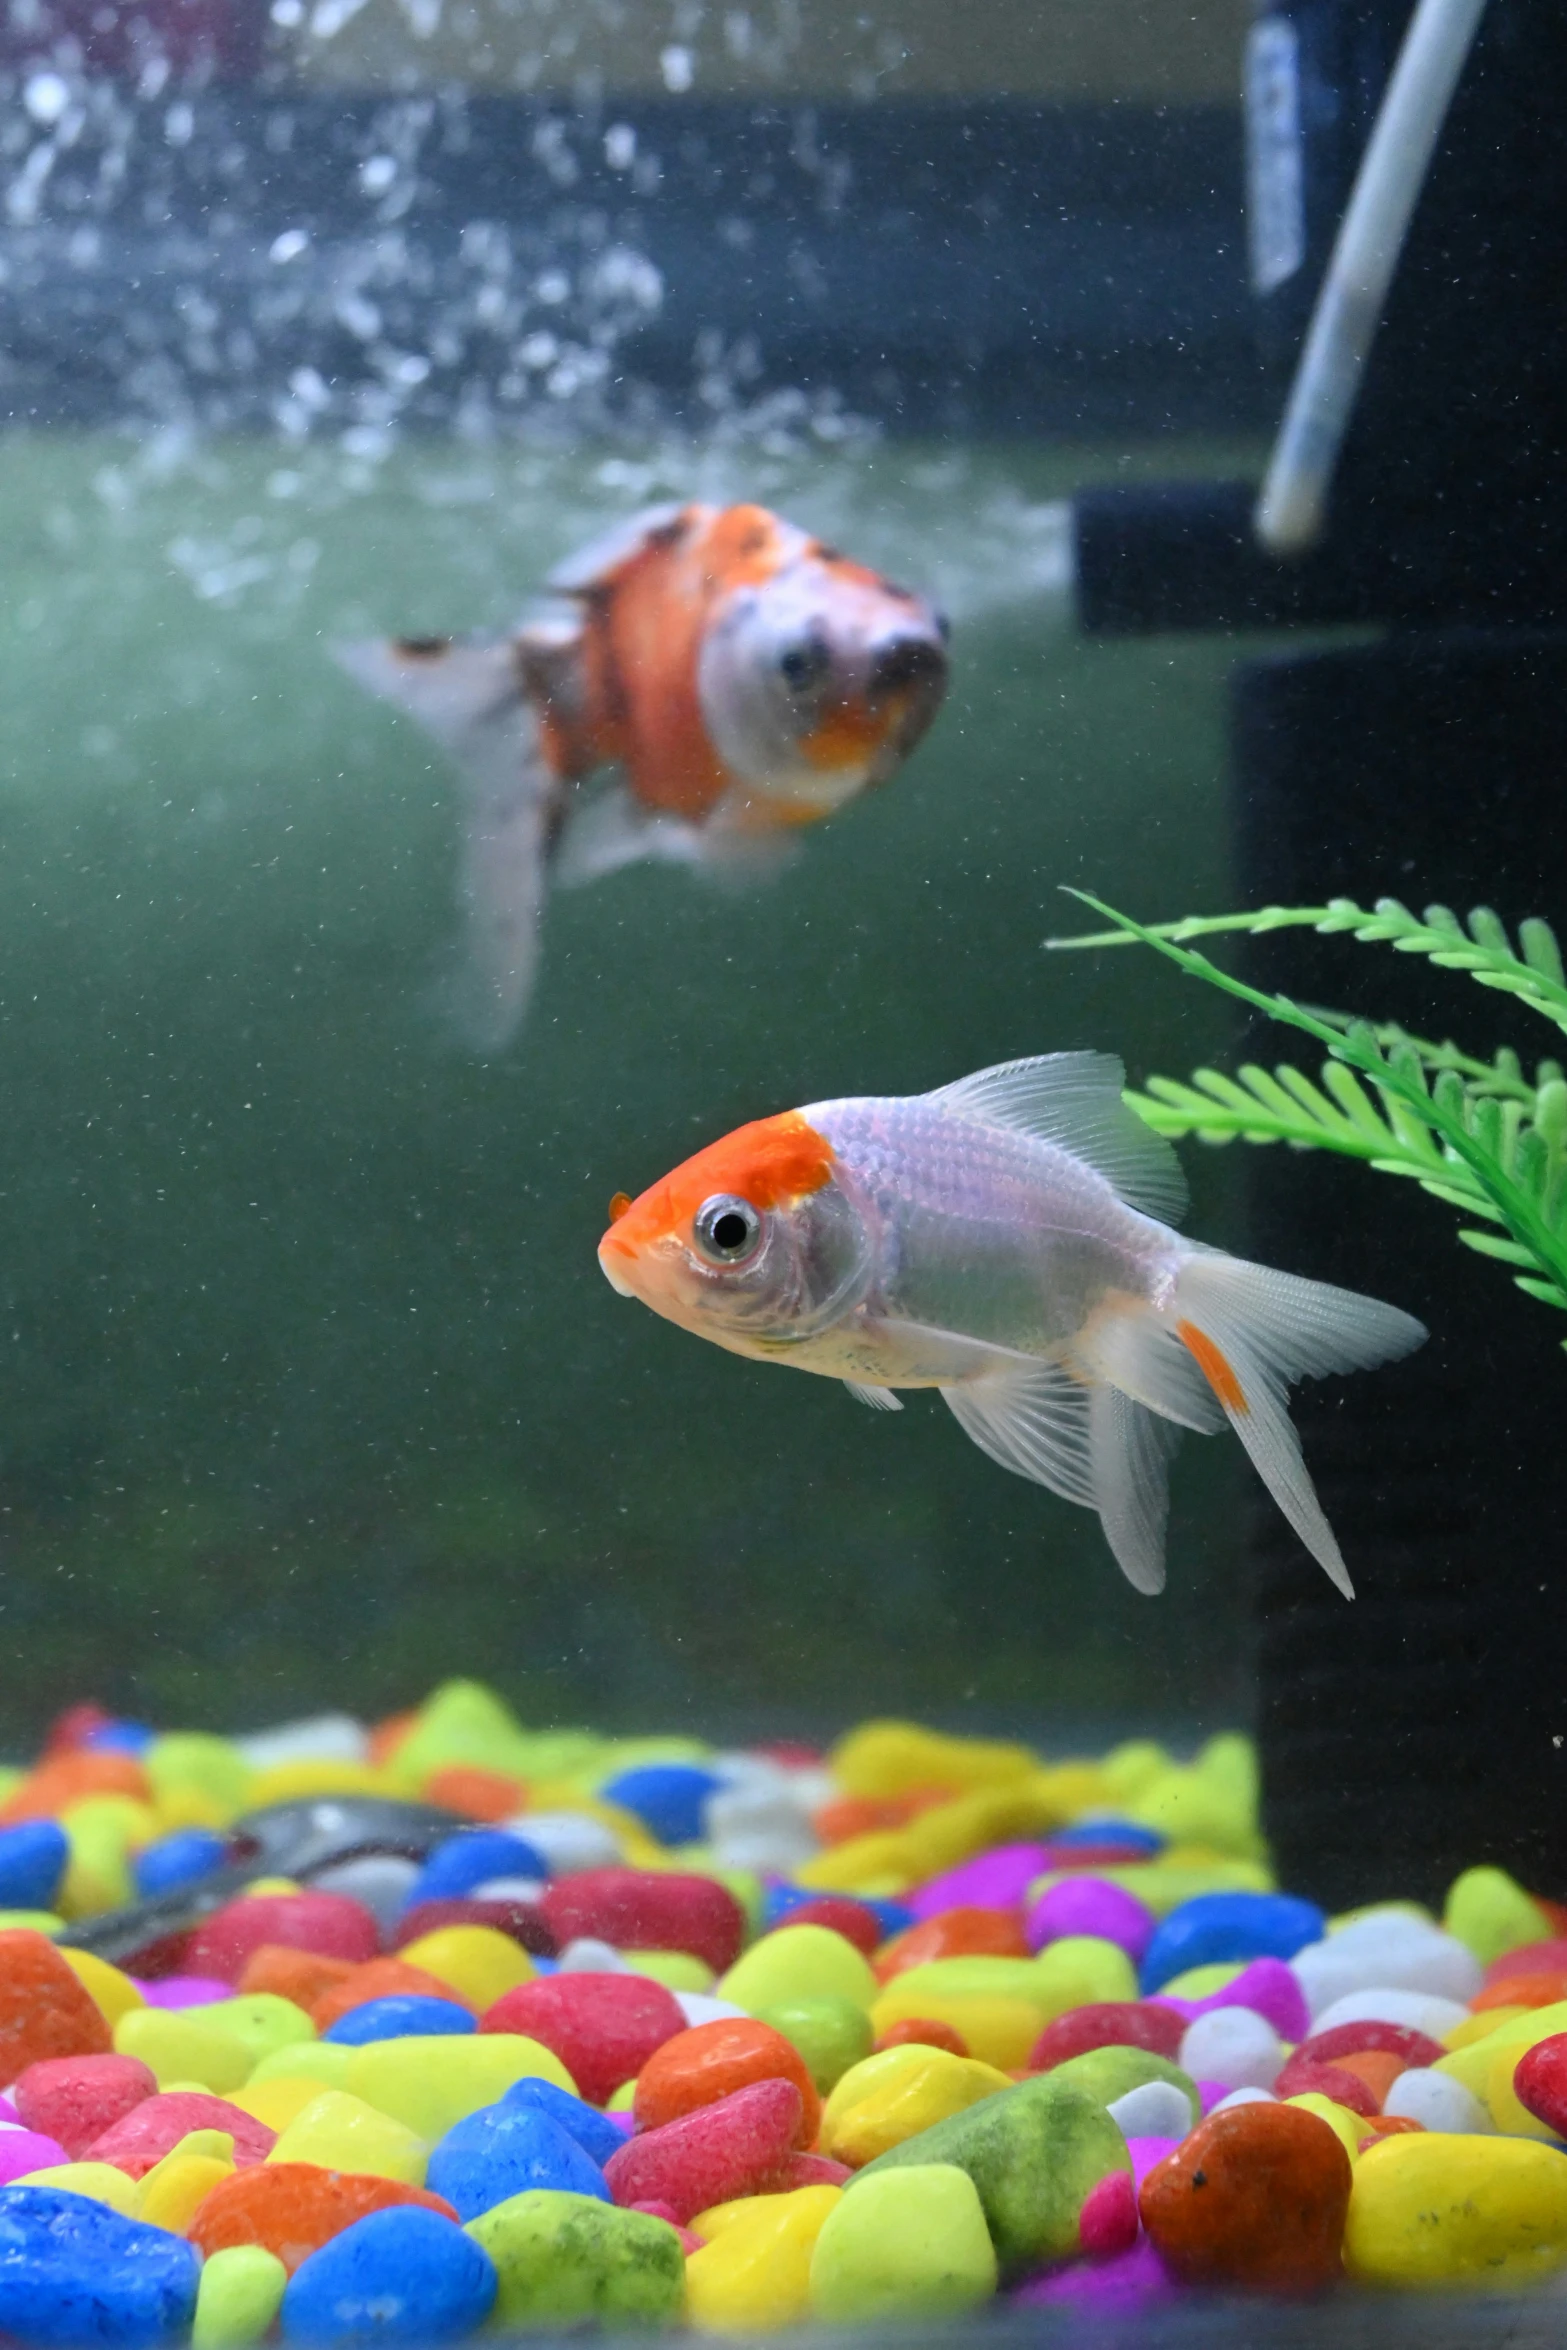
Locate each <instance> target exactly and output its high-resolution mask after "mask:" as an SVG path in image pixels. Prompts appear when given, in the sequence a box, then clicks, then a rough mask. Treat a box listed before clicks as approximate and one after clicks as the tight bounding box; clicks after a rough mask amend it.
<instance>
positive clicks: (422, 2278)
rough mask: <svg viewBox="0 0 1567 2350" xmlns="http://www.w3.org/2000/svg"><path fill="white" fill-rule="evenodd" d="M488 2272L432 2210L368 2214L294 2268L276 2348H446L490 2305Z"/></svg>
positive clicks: (482, 2256) (481, 2257) (484, 2260)
mask: <svg viewBox="0 0 1567 2350" xmlns="http://www.w3.org/2000/svg"><path fill="white" fill-rule="evenodd" d="M496 2283H497V2279H496V2275H495V2264H494V2262H493V2261H492V2260H491V2258H490V2256H489V2254H488V2253H487V2252H486V2251H485V2250H484V2248H483V2246H482V2245H480V2244H476V2243H475V2242H474V2240H473V2238H472V2237H471V2236H467V2235H464V2233H463V2231H462V2229H461V2228H454V2227H453V2225H452V2223H451V2221H450V2220H449V2219H443V2218H442V2217H441V2215H440V2213H439V2212H438V2211H421V2210H420V2209H419V2208H418V2207H417V2206H416V2205H414V2206H404V2207H402V2208H400V2209H398V2210H394V2211H372V2212H371V2213H370V2215H369V2217H368V2218H367V2219H360V2220H355V2222H354V2224H353V2226H352V2227H351V2228H345V2229H344V2230H343V2232H342V2234H341V2235H340V2236H334V2237H333V2238H332V2239H331V2241H330V2242H329V2243H326V2244H323V2245H322V2246H321V2248H320V2250H319V2251H318V2252H312V2253H311V2255H310V2257H309V2259H308V2260H306V2261H302V2262H301V2264H300V2266H299V2267H298V2269H297V2270H296V2271H295V2273H294V2275H293V2276H292V2277H291V2278H290V2279H289V2282H288V2285H287V2288H286V2289H285V2291H284V2294H283V2309H282V2320H283V2339H284V2341H285V2342H300V2343H306V2344H310V2345H315V2344H318V2343H319V2344H320V2345H322V2350H327V2345H331V2346H332V2350H337V2346H338V2345H339V2344H342V2345H345V2346H346V2345H350V2344H355V2343H376V2342H421V2343H422V2342H431V2343H434V2342H456V2341H460V2340H461V2339H462V2337H463V2336H464V2335H465V2334H469V2333H472V2332H473V2330H474V2328H475V2327H476V2326H481V2325H482V2324H483V2323H484V2320H485V2319H486V2318H487V2317H488V2316H489V2314H490V2310H491V2308H492V2307H493V2306H494V2301H495V2291H496Z"/></svg>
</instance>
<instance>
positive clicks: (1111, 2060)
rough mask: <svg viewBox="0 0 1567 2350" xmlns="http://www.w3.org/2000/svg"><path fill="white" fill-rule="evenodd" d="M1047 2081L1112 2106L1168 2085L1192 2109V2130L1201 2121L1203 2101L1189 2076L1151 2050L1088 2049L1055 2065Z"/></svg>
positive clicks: (1101, 2103)
mask: <svg viewBox="0 0 1567 2350" xmlns="http://www.w3.org/2000/svg"><path fill="white" fill-rule="evenodd" d="M1046 2077H1047V2078H1048V2079H1049V2080H1052V2081H1060V2082H1065V2083H1066V2084H1067V2085H1068V2086H1070V2087H1071V2088H1074V2089H1081V2090H1082V2091H1083V2093H1084V2095H1085V2096H1087V2097H1092V2098H1094V2099H1095V2100H1096V2102H1097V2103H1098V2104H1100V2105H1113V2104H1114V2103H1115V2101H1116V2099H1117V2098H1118V2097H1125V2096H1126V2095H1127V2094H1128V2092H1129V2091H1131V2090H1133V2089H1142V2088H1145V2087H1146V2086H1147V2084H1148V2083H1149V2082H1150V2081H1168V2082H1170V2084H1171V2085H1172V2087H1174V2088H1177V2089H1179V2090H1180V2092H1181V2095H1182V2096H1183V2097H1184V2098H1185V2099H1186V2100H1187V2102H1188V2104H1189V2105H1190V2106H1191V2109H1192V2127H1193V2129H1195V2128H1196V2126H1197V2124H1198V2123H1199V2122H1200V2121H1201V2120H1202V2098H1201V2096H1200V2095H1199V2094H1198V2089H1197V2084H1196V2082H1195V2081H1194V2080H1193V2079H1192V2077H1191V2075H1190V2073H1183V2072H1182V2070H1181V2068H1180V2066H1179V2065H1178V2064H1172V2063H1171V2062H1170V2060H1169V2058H1168V2057H1167V2056H1155V2055H1154V2053H1153V2051H1152V2049H1150V2048H1088V2049H1085V2050H1084V2052H1083V2054H1082V2055H1081V2056H1069V2057H1068V2058H1067V2060H1066V2062H1065V2064H1056V2065H1052V2066H1051V2068H1050V2071H1049V2073H1048V2075H1047V2076H1046Z"/></svg>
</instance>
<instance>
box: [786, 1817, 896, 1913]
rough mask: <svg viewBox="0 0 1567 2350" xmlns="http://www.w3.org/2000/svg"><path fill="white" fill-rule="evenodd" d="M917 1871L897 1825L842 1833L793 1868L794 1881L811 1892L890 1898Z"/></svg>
mask: <svg viewBox="0 0 1567 2350" xmlns="http://www.w3.org/2000/svg"><path fill="white" fill-rule="evenodd" d="M918 1874H919V1871H918V1868H917V1867H916V1864H915V1860H914V1856H913V1854H912V1853H911V1852H910V1850H909V1847H908V1845H907V1843H906V1842H905V1840H904V1835H903V1830H902V1829H901V1828H873V1829H872V1830H871V1831H870V1833H869V1834H867V1835H864V1836H846V1837H845V1838H844V1840H843V1842H842V1843H841V1844H830V1845H829V1846H828V1847H827V1850H826V1851H825V1852H818V1853H814V1854H813V1855H812V1856H811V1858H810V1859H809V1860H806V1861H802V1862H801V1863H800V1865H799V1867H798V1868H797V1869H796V1870H795V1872H794V1880H795V1883H796V1884H797V1885H805V1886H807V1887H809V1889H810V1890H811V1891H812V1892H813V1893H870V1892H872V1891H873V1890H874V1891H875V1892H878V1893H888V1894H891V1895H892V1897H893V1898H894V1900H895V1899H896V1898H897V1896H898V1895H899V1894H900V1893H902V1892H903V1891H905V1890H906V1888H907V1887H908V1886H910V1885H912V1884H913V1883H914V1882H915V1879H916V1877H917V1876H918Z"/></svg>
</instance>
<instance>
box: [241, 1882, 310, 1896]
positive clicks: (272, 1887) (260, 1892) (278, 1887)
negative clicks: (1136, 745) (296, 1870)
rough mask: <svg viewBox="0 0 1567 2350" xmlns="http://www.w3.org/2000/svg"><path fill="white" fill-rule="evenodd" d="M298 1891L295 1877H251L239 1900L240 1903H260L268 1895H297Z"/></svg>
mask: <svg viewBox="0 0 1567 2350" xmlns="http://www.w3.org/2000/svg"><path fill="white" fill-rule="evenodd" d="M299 1891H300V1883H299V1879H298V1878H297V1877H252V1878H251V1880H250V1883H249V1884H248V1885H247V1886H246V1887H245V1889H244V1891H243V1893H241V1895H240V1897H239V1898H240V1899H241V1900H242V1901H260V1900H264V1899H265V1897H266V1896H267V1895H268V1894H270V1893H297V1892H299Z"/></svg>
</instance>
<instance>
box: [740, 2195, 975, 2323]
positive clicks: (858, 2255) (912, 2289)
mask: <svg viewBox="0 0 1567 2350" xmlns="http://www.w3.org/2000/svg"><path fill="white" fill-rule="evenodd" d="M723 2240H724V2239H723V2238H722V2237H720V2238H719V2242H720V2243H722V2242H723ZM995 2289H996V2255H995V2249H994V2247H993V2245H992V2244H991V2241H990V2230H989V2229H988V2227H987V2226H986V2224H985V2213H984V2209H983V2207H982V2205H981V2203H980V2200H979V2192H978V2189H977V2188H976V2187H975V2185H974V2182H973V2180H972V2179H971V2178H970V2177H969V2175H968V2173H967V2171H963V2170H959V2169H958V2168H957V2166H956V2164H955V2163H910V2164H909V2165H908V2166H907V2167H906V2168H904V2169H894V2170H885V2171H873V2172H872V2173H871V2174H870V2176H869V2177H867V2178H864V2179H859V2180H856V2182H855V2185H854V2189H853V2192H852V2193H850V2194H842V2195H840V2197H839V2199H838V2201H837V2202H836V2203H835V2204H834V2205H833V2207H832V2210H831V2211H830V2212H829V2213H828V2215H827V2217H826V2219H825V2221H824V2222H823V2224H822V2230H821V2234H820V2235H819V2236H818V2237H817V2239H816V2249H815V2251H814V2253H813V2254H812V2256H811V2288H810V2305H811V2311H812V2314H813V2315H814V2316H816V2317H820V2318H825V2319H827V2320H828V2322H829V2323H834V2322H836V2323H840V2324H851V2325H852V2324H855V2323H857V2322H859V2321H861V2320H874V2319H877V2318H918V2319H929V2318H934V2317H941V2316H944V2315H946V2314H948V2313H950V2312H953V2311H956V2310H961V2309H968V2308H970V2307H971V2306H972V2305H973V2304H974V2303H975V2302H976V2301H986V2300H988V2299H989V2298H990V2296H991V2295H992V2294H993V2293H994V2291H995Z"/></svg>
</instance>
